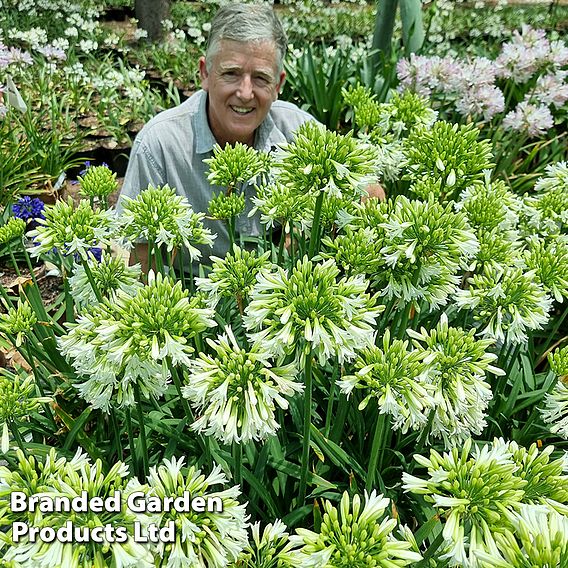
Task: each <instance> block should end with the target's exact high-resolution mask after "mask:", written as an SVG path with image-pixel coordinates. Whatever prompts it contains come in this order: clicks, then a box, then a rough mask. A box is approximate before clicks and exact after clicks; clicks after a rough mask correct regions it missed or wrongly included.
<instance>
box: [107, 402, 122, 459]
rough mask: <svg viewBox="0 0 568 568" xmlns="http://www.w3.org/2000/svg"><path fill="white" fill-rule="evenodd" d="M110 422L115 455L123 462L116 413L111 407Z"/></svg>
mask: <svg viewBox="0 0 568 568" xmlns="http://www.w3.org/2000/svg"><path fill="white" fill-rule="evenodd" d="M110 421H111V424H112V429H113V430H114V439H115V440H116V455H117V457H118V459H119V460H120V461H123V458H124V455H123V452H122V443H121V441H120V427H119V426H118V420H117V418H116V411H115V409H114V408H113V407H112V406H111V407H110Z"/></svg>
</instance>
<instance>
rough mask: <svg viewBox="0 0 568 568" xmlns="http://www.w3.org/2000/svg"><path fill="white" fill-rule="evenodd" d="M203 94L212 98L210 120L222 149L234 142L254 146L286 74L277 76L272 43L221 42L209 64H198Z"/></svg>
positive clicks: (282, 73)
mask: <svg viewBox="0 0 568 568" xmlns="http://www.w3.org/2000/svg"><path fill="white" fill-rule="evenodd" d="M199 72H200V75H201V85H202V87H203V90H205V91H207V92H208V94H209V105H208V109H207V117H208V119H209V126H210V127H211V131H212V132H213V135H214V136H215V139H216V140H217V142H218V143H219V144H220V146H221V147H223V146H225V144H226V143H227V142H228V143H229V144H234V143H235V142H241V143H243V144H248V145H249V146H252V144H253V142H254V132H255V130H256V129H257V128H258V126H259V125H260V123H261V122H262V121H263V120H264V119H265V117H266V115H267V114H268V111H269V110H270V106H271V105H272V103H273V102H274V101H275V100H276V99H277V98H278V93H279V91H280V87H281V86H282V83H283V82H284V77H285V76H286V74H285V73H284V71H282V72H280V73H278V57H277V53H276V47H275V45H274V43H273V42H271V41H260V42H252V43H243V42H240V41H233V40H221V41H220V44H219V49H218V51H217V52H216V53H215V54H214V56H213V61H210V62H209V70H208V69H207V64H206V61H205V58H204V57H202V58H201V59H200V60H199Z"/></svg>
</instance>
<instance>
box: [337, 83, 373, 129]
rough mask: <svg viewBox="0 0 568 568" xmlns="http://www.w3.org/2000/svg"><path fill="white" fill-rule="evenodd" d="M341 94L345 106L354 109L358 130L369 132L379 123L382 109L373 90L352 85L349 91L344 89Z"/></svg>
mask: <svg viewBox="0 0 568 568" xmlns="http://www.w3.org/2000/svg"><path fill="white" fill-rule="evenodd" d="M341 93H342V96H343V101H344V102H345V104H346V105H348V106H350V107H351V108H352V109H353V111H352V114H353V122H354V124H355V125H356V126H357V128H359V129H361V130H364V131H367V130H369V129H372V128H373V127H374V126H375V125H376V124H377V123H378V122H379V119H380V117H381V107H380V104H379V103H378V102H377V101H376V95H375V94H374V93H373V92H372V91H371V89H369V88H367V87H364V86H363V85H357V86H353V85H351V86H350V87H349V88H348V89H345V88H344V89H342V91H341Z"/></svg>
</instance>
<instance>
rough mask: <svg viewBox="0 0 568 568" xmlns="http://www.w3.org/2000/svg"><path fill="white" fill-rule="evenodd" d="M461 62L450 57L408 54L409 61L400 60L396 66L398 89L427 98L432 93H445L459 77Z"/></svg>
mask: <svg viewBox="0 0 568 568" xmlns="http://www.w3.org/2000/svg"><path fill="white" fill-rule="evenodd" d="M460 69H461V62H459V61H457V60H456V59H454V58H453V57H452V56H446V57H439V56H437V55H434V56H432V57H428V56H425V55H416V54H415V53H411V54H410V58H409V59H400V60H399V61H398V63H397V65H396V71H397V76H398V79H399V81H400V86H399V88H400V89H401V90H402V89H410V90H412V91H414V92H415V93H418V94H419V95H422V96H425V97H428V96H430V94H431V93H432V91H442V92H443V91H445V90H446V85H448V84H449V83H450V82H451V81H453V78H454V77H456V76H457V75H459V73H460Z"/></svg>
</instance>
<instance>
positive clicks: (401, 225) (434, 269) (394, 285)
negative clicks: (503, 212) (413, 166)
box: [372, 196, 479, 309]
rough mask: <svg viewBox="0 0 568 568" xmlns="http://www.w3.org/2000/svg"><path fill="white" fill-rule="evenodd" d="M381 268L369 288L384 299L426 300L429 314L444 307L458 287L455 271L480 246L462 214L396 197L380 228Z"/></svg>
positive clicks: (433, 202)
mask: <svg viewBox="0 0 568 568" xmlns="http://www.w3.org/2000/svg"><path fill="white" fill-rule="evenodd" d="M379 228H380V229H381V232H379V237H380V239H381V241H382V243H383V246H382V248H381V251H380V256H381V259H382V264H381V266H380V267H379V269H378V270H377V272H376V273H375V274H374V275H373V278H372V280H373V284H374V286H376V287H377V288H378V289H379V290H380V293H381V294H382V295H385V296H387V297H388V298H392V297H396V298H402V299H404V301H405V302H409V301H413V300H426V302H428V304H429V306H430V308H431V309H433V308H435V307H438V306H442V305H444V304H445V303H447V300H448V296H449V295H450V294H451V293H453V292H454V291H455V289H456V286H457V284H458V282H459V278H458V277H457V274H456V273H457V271H458V269H459V268H460V267H462V266H465V265H466V264H467V261H468V259H470V258H472V257H473V256H474V255H475V254H476V253H477V251H478V248H479V244H478V242H477V239H476V238H475V235H474V233H473V232H472V231H471V229H470V227H469V225H468V224H467V221H466V217H465V214H464V213H461V212H458V213H455V212H454V211H453V210H452V207H451V204H447V205H441V204H440V203H439V202H437V201H436V200H434V198H432V197H431V198H430V199H428V201H416V200H414V201H411V200H409V199H407V198H406V197H404V196H398V197H397V198H396V200H395V201H394V204H393V206H392V208H391V209H390V212H389V214H388V217H387V219H386V220H385V221H384V222H381V223H379Z"/></svg>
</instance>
